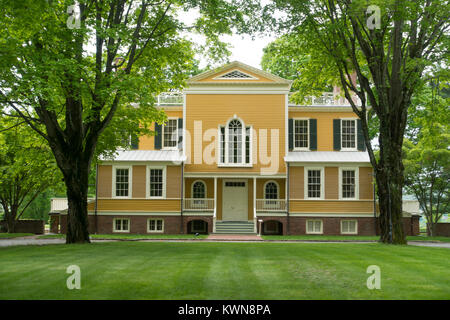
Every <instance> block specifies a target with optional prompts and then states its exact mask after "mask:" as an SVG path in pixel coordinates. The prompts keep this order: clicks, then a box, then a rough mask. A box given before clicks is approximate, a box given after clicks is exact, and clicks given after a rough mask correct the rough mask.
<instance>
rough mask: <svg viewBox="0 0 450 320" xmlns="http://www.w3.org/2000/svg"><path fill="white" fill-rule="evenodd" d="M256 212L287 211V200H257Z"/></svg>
mask: <svg viewBox="0 0 450 320" xmlns="http://www.w3.org/2000/svg"><path fill="white" fill-rule="evenodd" d="M256 211H286V200H285V199H256Z"/></svg>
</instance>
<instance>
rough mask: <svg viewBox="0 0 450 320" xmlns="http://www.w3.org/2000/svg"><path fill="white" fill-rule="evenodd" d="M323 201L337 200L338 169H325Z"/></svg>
mask: <svg viewBox="0 0 450 320" xmlns="http://www.w3.org/2000/svg"><path fill="white" fill-rule="evenodd" d="M325 199H339V168H338V167H325Z"/></svg>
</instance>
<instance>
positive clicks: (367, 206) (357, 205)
mask: <svg viewBox="0 0 450 320" xmlns="http://www.w3.org/2000/svg"><path fill="white" fill-rule="evenodd" d="M289 212H290V213H337V212H338V213H352V212H354V213H369V212H373V202H372V201H370V200H367V201H327V200H292V201H289Z"/></svg>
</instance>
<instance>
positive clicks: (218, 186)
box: [216, 179, 223, 220]
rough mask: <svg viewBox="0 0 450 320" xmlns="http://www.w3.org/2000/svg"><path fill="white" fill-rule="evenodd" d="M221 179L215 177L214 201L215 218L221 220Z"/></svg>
mask: <svg viewBox="0 0 450 320" xmlns="http://www.w3.org/2000/svg"><path fill="white" fill-rule="evenodd" d="M222 192H223V188H222V179H217V203H216V210H217V211H216V218H217V220H222Z"/></svg>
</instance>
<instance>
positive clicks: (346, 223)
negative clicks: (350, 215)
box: [341, 220, 358, 234]
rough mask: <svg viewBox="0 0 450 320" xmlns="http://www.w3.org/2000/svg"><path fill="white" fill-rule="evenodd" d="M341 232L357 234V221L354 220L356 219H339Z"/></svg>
mask: <svg viewBox="0 0 450 320" xmlns="http://www.w3.org/2000/svg"><path fill="white" fill-rule="evenodd" d="M341 233H342V234H357V233H358V221H356V220H341Z"/></svg>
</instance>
